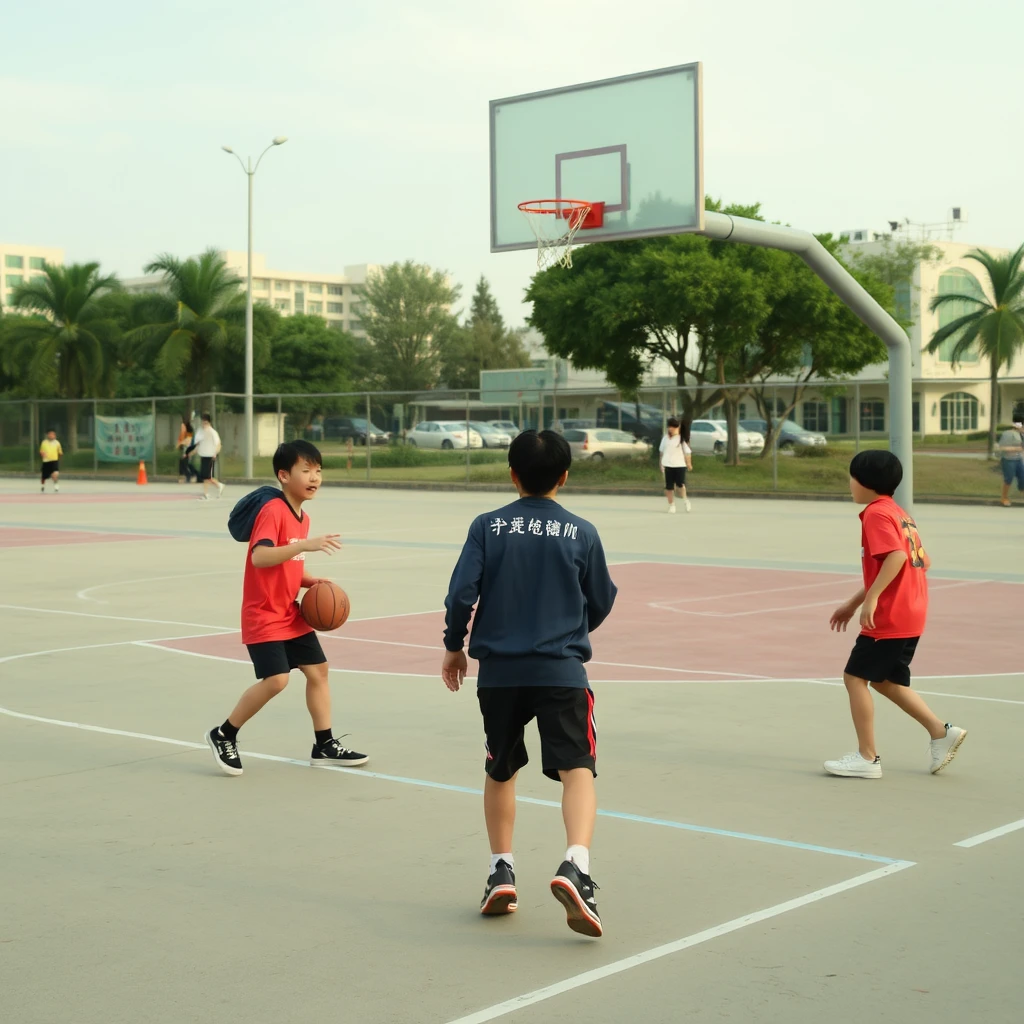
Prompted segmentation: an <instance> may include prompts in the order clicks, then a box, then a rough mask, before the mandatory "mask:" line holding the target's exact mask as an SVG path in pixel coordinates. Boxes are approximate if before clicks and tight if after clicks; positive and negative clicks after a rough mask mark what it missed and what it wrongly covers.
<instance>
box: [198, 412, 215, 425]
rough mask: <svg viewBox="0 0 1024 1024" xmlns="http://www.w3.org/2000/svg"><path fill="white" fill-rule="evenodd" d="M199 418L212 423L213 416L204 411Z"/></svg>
mask: <svg viewBox="0 0 1024 1024" xmlns="http://www.w3.org/2000/svg"><path fill="white" fill-rule="evenodd" d="M199 418H200V419H201V420H206V422H207V423H212V422H213V417H212V416H211V415H210V414H209V413H208V412H204V413H203V415H202V416H200V417H199Z"/></svg>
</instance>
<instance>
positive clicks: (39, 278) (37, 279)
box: [29, 274, 49, 284]
mask: <svg viewBox="0 0 1024 1024" xmlns="http://www.w3.org/2000/svg"><path fill="white" fill-rule="evenodd" d="M48 280H49V278H48V277H47V276H46V275H45V274H33V275H32V276H31V277H30V278H29V281H31V282H32V284H41V283H42V282H43V281H48Z"/></svg>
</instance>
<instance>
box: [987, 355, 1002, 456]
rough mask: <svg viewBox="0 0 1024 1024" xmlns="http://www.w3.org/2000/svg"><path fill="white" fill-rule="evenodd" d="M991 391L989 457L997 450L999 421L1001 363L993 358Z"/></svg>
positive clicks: (989, 405) (989, 400)
mask: <svg viewBox="0 0 1024 1024" xmlns="http://www.w3.org/2000/svg"><path fill="white" fill-rule="evenodd" d="M991 363H992V374H991V378H990V380H991V390H990V392H989V397H988V457H989V458H990V459H991V458H992V456H993V454H994V453H995V450H996V427H997V425H998V421H999V411H998V410H999V361H998V359H997V358H996V357H995V356H994V355H993V356H992V360H991Z"/></svg>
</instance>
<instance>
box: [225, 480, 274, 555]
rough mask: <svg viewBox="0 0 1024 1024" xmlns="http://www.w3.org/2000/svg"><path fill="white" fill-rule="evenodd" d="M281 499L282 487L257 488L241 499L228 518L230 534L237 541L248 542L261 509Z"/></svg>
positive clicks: (267, 486)
mask: <svg viewBox="0 0 1024 1024" xmlns="http://www.w3.org/2000/svg"><path fill="white" fill-rule="evenodd" d="M280 497H281V488H280V487H271V486H270V485H269V484H267V485H265V486H263V487H257V488H256V490H255V491H250V492H249V493H248V494H247V495H245V497H244V498H239V499H238V501H237V502H236V503H235V507H234V508H233V509H232V510H231V514H230V515H229V516H228V533H230V534H231V536H232V537H234V538H235V540H240V541H248V540H249V538H250V537H252V528H253V527H254V526H255V525H256V517H257V516H258V515H259V514H260V509H261V508H263V506H264V505H266V503H267V502H268V501H273V500H274V499H275V498H280Z"/></svg>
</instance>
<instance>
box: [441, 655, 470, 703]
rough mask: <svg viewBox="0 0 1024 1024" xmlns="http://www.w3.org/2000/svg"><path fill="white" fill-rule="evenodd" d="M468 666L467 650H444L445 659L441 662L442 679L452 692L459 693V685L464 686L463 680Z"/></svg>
mask: <svg viewBox="0 0 1024 1024" xmlns="http://www.w3.org/2000/svg"><path fill="white" fill-rule="evenodd" d="M468 668H469V663H468V662H467V661H466V652H465V651H445V652H444V661H442V662H441V679H442V680H443V681H444V685H445V686H447V687H448V689H449V690H451V691H452V693H458V691H459V687H460V686H462V683H463V680H465V678H466V670H467V669H468Z"/></svg>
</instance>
